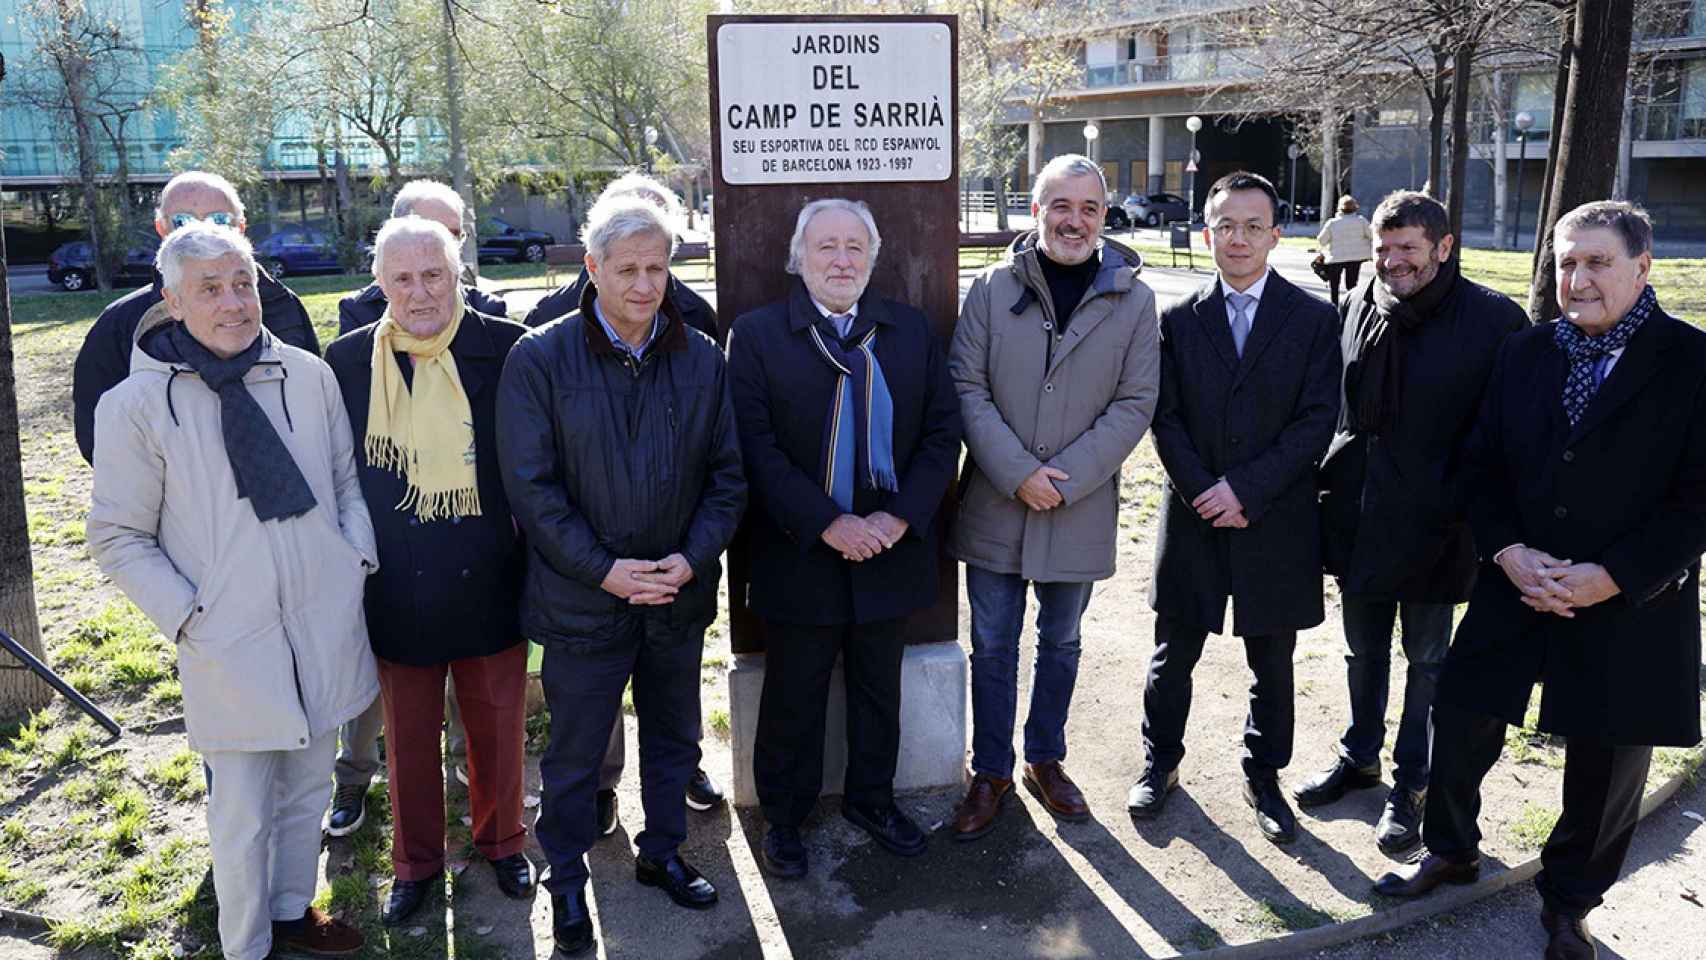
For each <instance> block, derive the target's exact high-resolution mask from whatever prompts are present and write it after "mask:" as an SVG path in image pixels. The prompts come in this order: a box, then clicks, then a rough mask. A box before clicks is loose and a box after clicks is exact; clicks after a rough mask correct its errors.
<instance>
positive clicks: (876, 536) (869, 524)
mask: <svg viewBox="0 0 1706 960" xmlns="http://www.w3.org/2000/svg"><path fill="white" fill-rule="evenodd" d="M906 528H907V523H906V521H905V520H902V519H901V518H899V517H897V516H895V515H894V514H892V513H888V512H886V511H883V510H878V511H877V512H876V513H873V514H871V515H870V516H868V517H861V516H858V515H856V514H851V513H844V514H842V515H841V516H839V517H836V518H835V519H834V520H833V521H831V523H830V524H829V526H828V528H826V529H825V530H824V531H823V542H824V543H827V544H829V546H830V548H831V549H833V550H835V551H836V552H837V553H839V554H841V557H842V559H844V560H849V561H852V562H853V563H859V562H861V561H865V560H869V559H871V558H872V557H874V556H876V555H877V554H879V553H882V552H883V551H884V550H887V549H889V548H890V547H892V546H894V545H895V544H897V543H899V542H900V538H901V537H902V536H904V535H905V534H906Z"/></svg>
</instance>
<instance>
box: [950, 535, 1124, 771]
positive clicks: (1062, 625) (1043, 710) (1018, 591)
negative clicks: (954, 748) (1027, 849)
mask: <svg viewBox="0 0 1706 960" xmlns="http://www.w3.org/2000/svg"><path fill="white" fill-rule="evenodd" d="M1026 585H1027V582H1026V580H1025V579H1024V578H1023V577H1020V576H1017V575H1014V574H1007V573H991V572H990V571H988V570H983V569H979V568H978V567H974V566H971V565H969V564H968V565H967V566H966V598H967V600H969V601H970V603H971V707H972V741H971V744H972V746H971V768H972V772H974V773H981V774H984V775H986V776H991V777H999V778H1001V779H1003V780H1007V779H1012V777H1013V722H1014V714H1015V713H1017V711H1018V708H1019V633H1020V631H1021V630H1023V629H1024V626H1025V587H1026ZM1029 585H1030V586H1031V588H1032V589H1033V590H1035V591H1036V595H1037V608H1038V609H1037V668H1036V676H1035V677H1034V678H1033V679H1032V681H1031V709H1030V713H1029V714H1028V715H1027V716H1026V718H1025V762H1026V763H1048V762H1050V761H1055V760H1064V759H1066V714H1067V711H1068V710H1069V709H1070V708H1071V706H1072V688H1073V687H1074V686H1075V685H1076V684H1077V682H1078V636H1079V633H1078V627H1079V621H1080V620H1081V619H1082V618H1083V616H1084V608H1085V607H1088V606H1089V605H1090V588H1091V587H1092V586H1093V584H1089V583H1033V584H1029Z"/></svg>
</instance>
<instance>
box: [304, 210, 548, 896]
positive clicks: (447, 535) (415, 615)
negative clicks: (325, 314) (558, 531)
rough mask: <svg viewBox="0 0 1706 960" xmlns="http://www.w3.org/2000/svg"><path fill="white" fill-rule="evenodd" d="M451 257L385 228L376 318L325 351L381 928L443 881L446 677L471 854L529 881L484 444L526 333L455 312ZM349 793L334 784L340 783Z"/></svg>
mask: <svg viewBox="0 0 1706 960" xmlns="http://www.w3.org/2000/svg"><path fill="white" fill-rule="evenodd" d="M457 252H458V246H457V243H456V239H455V238H454V237H452V236H451V235H450V232H449V231H448V230H446V229H445V228H444V226H443V224H440V223H438V222H436V221H434V220H429V219H426V218H424V217H415V216H408V217H398V218H396V219H393V220H389V221H387V222H386V224H385V225H384V226H383V227H381V228H380V230H379V236H378V237H377V239H375V241H374V256H373V274H374V276H375V277H377V278H378V285H379V286H380V287H381V288H382V289H383V290H384V292H385V301H386V304H387V306H386V309H385V314H384V316H383V317H382V318H381V319H380V320H379V322H378V323H375V324H370V325H368V326H364V327H362V328H360V329H359V330H356V331H354V332H352V333H347V334H345V335H343V336H341V337H339V338H338V339H337V340H334V341H333V342H332V345H331V346H330V347H327V348H326V362H327V363H328V364H330V365H331V367H332V372H333V373H334V374H335V375H336V376H337V378H338V384H339V385H340V386H341V387H342V388H343V395H344V408H345V409H346V410H347V411H348V412H349V418H350V428H351V431H352V432H353V434H354V436H355V441H356V445H357V446H359V447H360V448H361V449H362V455H361V456H360V457H359V458H358V459H359V464H358V475H359V477H360V478H361V490H362V493H363V494H364V495H365V496H366V497H367V502H368V504H369V506H370V508H371V509H372V511H373V529H374V533H375V535H376V536H377V538H378V543H379V559H380V572H379V573H377V574H376V575H375V576H374V577H373V578H372V579H371V580H370V581H369V582H368V590H367V603H366V608H367V632H368V637H369V639H370V640H371V641H372V643H373V653H374V655H375V656H376V657H377V658H378V663H379V687H380V692H381V706H382V709H383V716H384V724H385V729H386V730H387V731H389V735H388V736H386V738H385V752H386V765H387V768H388V770H389V771H390V776H389V778H388V779H389V783H388V789H389V790H390V795H391V833H392V843H391V863H392V868H393V871H394V875H395V877H396V882H395V883H393V884H392V887H391V895H390V897H389V899H388V900H387V901H386V905H385V910H384V913H383V915H382V917H381V919H382V920H383V921H384V922H385V923H386V924H387V925H394V924H398V923H401V922H402V921H403V920H405V919H407V918H408V917H409V916H411V915H412V914H414V912H415V911H416V910H417V909H418V908H419V907H420V905H421V904H422V903H423V902H425V901H426V899H427V895H428V894H429V893H430V892H431V890H432V889H433V888H435V887H437V888H442V887H443V883H442V881H441V878H442V876H443V870H444V779H445V778H444V774H443V768H442V764H443V757H442V756H441V755H440V753H439V727H440V725H442V724H443V722H444V714H445V710H444V703H445V696H444V685H445V678H446V677H447V676H454V677H455V678H456V685H455V699H456V701H457V702H458V703H459V704H460V706H461V708H462V709H461V716H462V721H463V727H464V729H465V730H466V740H467V746H468V759H469V764H468V796H469V801H470V803H469V806H470V812H471V813H472V815H473V823H472V828H473V834H474V836H473V840H474V848H475V849H476V850H478V851H479V852H480V854H481V855H482V856H484V857H485V858H486V860H487V861H488V862H490V863H491V865H492V869H493V871H494V873H495V874H496V877H497V883H498V887H499V889H501V890H502V891H503V892H504V893H505V894H507V895H508V896H511V897H514V898H517V899H526V898H529V897H531V896H532V895H533V889H534V887H533V885H534V876H533V865H532V864H531V863H529V862H528V860H527V857H526V855H525V854H523V853H522V847H523V846H525V845H526V842H527V829H526V827H524V826H523V825H522V820H521V809H522V807H521V786H522V776H523V769H522V766H523V762H524V757H523V751H522V742H523V739H524V737H525V732H524V729H523V728H524V726H525V723H526V719H527V716H526V714H527V710H526V700H527V698H526V692H525V690H526V682H527V679H526V678H527V644H526V642H525V641H524V640H523V639H522V635H521V625H520V621H519V618H518V616H519V611H518V608H519V605H520V601H521V581H522V570H523V568H524V563H525V559H524V554H523V551H522V544H521V538H520V536H519V535H518V533H517V531H516V528H515V524H514V523H513V522H512V521H511V519H510V508H509V498H508V496H507V495H506V494H505V492H504V487H503V480H502V478H501V477H500V476H499V472H498V458H497V441H496V433H497V384H498V377H499V376H501V375H502V373H503V363H504V358H505V357H506V356H507V355H508V354H509V349H510V347H511V346H512V345H514V343H515V341H516V340H517V339H519V338H520V337H521V335H522V334H524V333H526V332H527V328H526V327H523V326H521V325H520V324H518V323H510V322H509V321H507V320H500V319H497V318H495V317H487V316H482V315H481V314H480V313H479V312H477V311H475V310H473V309H470V308H469V307H468V306H467V305H466V303H465V302H464V300H463V298H462V297H461V296H459V290H458V285H457V268H458V266H459V261H458V257H457ZM341 772H342V771H341V770H340V773H341ZM346 789H347V786H346V785H345V784H344V783H343V782H342V781H341V780H340V783H339V787H338V792H339V794H340V795H342V794H343V793H344V791H345V790H346ZM358 802H359V800H358ZM334 812H335V810H334Z"/></svg>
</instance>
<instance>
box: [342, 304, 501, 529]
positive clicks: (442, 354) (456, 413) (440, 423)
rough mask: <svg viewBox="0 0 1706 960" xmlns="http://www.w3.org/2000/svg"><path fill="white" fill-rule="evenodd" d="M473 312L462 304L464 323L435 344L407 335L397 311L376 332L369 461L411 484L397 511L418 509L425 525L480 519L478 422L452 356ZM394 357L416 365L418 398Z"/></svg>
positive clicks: (459, 322) (460, 314)
mask: <svg viewBox="0 0 1706 960" xmlns="http://www.w3.org/2000/svg"><path fill="white" fill-rule="evenodd" d="M465 309H466V308H465V305H464V304H463V302H462V298H461V297H457V298H456V317H455V318H454V319H452V320H451V321H450V323H449V324H447V325H446V326H445V328H444V329H443V330H440V331H439V332H438V335H437V336H434V337H431V338H429V339H425V340H422V339H420V338H418V337H416V336H414V335H413V334H411V333H409V332H408V331H407V330H404V329H403V328H402V326H400V325H399V324H398V323H397V321H395V320H393V319H392V318H391V311H390V309H389V308H387V309H386V311H385V315H384V316H383V317H381V318H380V319H379V324H378V326H377V327H375V328H374V332H373V357H372V359H371V360H370V361H369V363H370V365H371V367H372V371H373V387H372V389H371V391H370V392H369V393H368V395H367V441H366V444H365V445H364V447H365V449H364V453H365V454H366V456H367V463H368V465H369V466H373V467H378V468H379V469H381V470H391V471H394V472H395V473H396V474H397V476H399V477H402V478H403V479H404V480H406V481H407V482H408V485H409V489H408V492H407V493H406V494H404V496H403V499H402V501H401V502H400V503H398V504H397V506H396V509H398V510H411V509H412V510H414V512H415V516H417V517H419V518H420V519H421V520H423V521H429V520H444V519H449V518H451V517H477V516H479V515H480V490H479V486H478V483H477V481H476V477H475V473H474V417H473V414H472V413H471V411H470V410H469V407H468V394H467V392H466V391H464V390H463V389H462V377H461V375H460V374H458V373H457V371H456V358H455V357H453V356H451V354H450V341H452V340H454V339H456V331H457V329H458V328H460V327H461V326H462V317H463V315H464V311H465ZM393 353H406V354H409V355H410V356H412V357H413V358H414V361H415V372H414V389H413V390H412V391H411V390H410V389H409V384H408V383H405V382H404V380H403V372H402V370H401V369H399V368H398V366H397V361H396V360H395V359H394V358H393V357H392V354H393Z"/></svg>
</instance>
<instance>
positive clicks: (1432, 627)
mask: <svg viewBox="0 0 1706 960" xmlns="http://www.w3.org/2000/svg"><path fill="white" fill-rule="evenodd" d="M1343 601H1344V618H1345V619H1344V623H1345V645H1346V646H1347V647H1348V648H1349V652H1348V653H1346V654H1345V674H1346V679H1347V680H1348V681H1349V682H1350V691H1351V725H1350V727H1349V728H1348V729H1346V730H1345V735H1344V737H1343V739H1341V740H1340V741H1339V752H1340V754H1342V755H1343V756H1344V758H1345V759H1346V760H1349V761H1350V762H1351V763H1353V764H1356V765H1357V766H1359V767H1371V766H1373V765H1375V764H1376V763H1379V762H1380V747H1381V745H1382V744H1384V743H1385V742H1386V700H1387V694H1388V687H1389V686H1390V679H1391V675H1392V627H1393V624H1394V623H1395V622H1397V621H1398V620H1399V619H1400V618H1402V621H1403V625H1404V633H1403V644H1404V659H1405V660H1406V661H1407V662H1408V664H1409V665H1408V667H1406V668H1405V671H1404V710H1403V713H1402V714H1400V716H1399V720H1398V739H1397V740H1396V741H1394V743H1393V745H1392V768H1393V769H1392V781H1393V782H1394V783H1396V784H1397V785H1398V786H1400V787H1403V788H1405V789H1407V790H1426V789H1427V786H1428V747H1429V744H1430V737H1431V734H1430V730H1429V726H1428V708H1429V707H1431V706H1433V702H1434V687H1435V686H1437V685H1438V684H1439V671H1440V668H1441V667H1442V666H1444V664H1445V651H1446V650H1447V649H1448V648H1449V647H1450V646H1451V609H1452V605H1451V604H1449V603H1410V602H1407V601H1406V602H1403V603H1399V602H1394V601H1382V600H1361V599H1358V598H1356V597H1351V596H1346V597H1344V598H1343Z"/></svg>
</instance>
